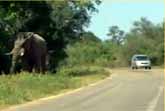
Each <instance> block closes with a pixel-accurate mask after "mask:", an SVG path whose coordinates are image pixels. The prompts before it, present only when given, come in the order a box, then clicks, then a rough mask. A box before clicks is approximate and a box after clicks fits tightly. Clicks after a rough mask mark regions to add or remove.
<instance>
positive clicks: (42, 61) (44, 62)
mask: <svg viewBox="0 0 165 111" xmlns="http://www.w3.org/2000/svg"><path fill="white" fill-rule="evenodd" d="M41 71H42V73H43V74H45V71H46V56H43V57H42V58H41Z"/></svg>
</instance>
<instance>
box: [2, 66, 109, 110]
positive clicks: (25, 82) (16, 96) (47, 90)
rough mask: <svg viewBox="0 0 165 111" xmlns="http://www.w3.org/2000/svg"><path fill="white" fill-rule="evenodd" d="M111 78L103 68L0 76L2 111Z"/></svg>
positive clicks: (76, 68) (83, 67)
mask: <svg viewBox="0 0 165 111" xmlns="http://www.w3.org/2000/svg"><path fill="white" fill-rule="evenodd" d="M107 76H109V72H107V71H105V70H104V69H103V68H101V67H85V66H80V67H71V68H69V67H64V68H61V69H60V70H59V71H58V72H57V73H56V74H51V73H47V74H45V75H39V74H30V73H27V72H22V73H21V74H16V75H1V76H0V109H1V108H4V107H7V106H11V105H16V104H21V103H25V102H28V101H32V100H35V99H38V98H42V97H47V96H50V95H57V94H59V93H61V92H64V91H68V90H72V89H76V88H79V87H82V86H85V85H88V84H90V83H94V82H96V81H98V80H101V79H104V78H105V77H107Z"/></svg>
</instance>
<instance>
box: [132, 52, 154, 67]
mask: <svg viewBox="0 0 165 111" xmlns="http://www.w3.org/2000/svg"><path fill="white" fill-rule="evenodd" d="M131 68H132V69H138V68H145V69H151V60H150V59H149V57H148V56H147V55H140V54H137V55H134V56H133V57H132V60H131Z"/></svg>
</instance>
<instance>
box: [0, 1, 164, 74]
mask: <svg viewBox="0 0 165 111" xmlns="http://www.w3.org/2000/svg"><path fill="white" fill-rule="evenodd" d="M100 3H101V2H100V1H99V0H93V1H92V0H91V1H74V0H63V1H26V2H19V1H16V2H15V1H8V2H4V1H1V2H0V58H1V59H3V60H5V61H6V63H7V62H8V65H6V66H3V67H9V64H10V62H9V61H10V60H9V59H8V58H9V57H6V56H4V53H5V52H9V51H10V50H11V49H12V47H13V41H14V39H15V34H17V32H19V31H32V32H36V33H39V34H40V35H42V36H43V37H44V38H45V39H46V41H47V45H48V49H49V51H50V52H51V57H50V67H49V69H50V70H51V71H56V69H57V68H60V67H63V66H65V67H66V65H67V67H71V66H74V65H75V64H77V65H82V64H86V65H91V64H92V65H103V66H105V65H106V66H116V65H117V66H128V64H129V62H130V58H131V56H132V55H133V54H136V53H138V54H139V53H141V54H147V55H149V56H150V57H151V59H152V63H153V65H161V64H163V57H164V45H163V40H164V38H163V30H164V27H163V23H160V24H153V23H152V22H151V21H149V20H147V19H146V18H141V19H140V20H139V21H135V22H134V23H133V27H132V29H131V30H130V31H129V32H127V33H125V32H124V31H123V30H121V29H120V28H119V27H118V26H111V27H110V28H109V30H108V33H107V35H108V36H109V39H108V40H105V41H101V40H100V39H98V37H96V36H95V35H94V34H93V33H92V32H85V30H84V28H85V27H87V26H88V25H89V23H90V18H91V14H92V13H95V12H97V8H96V7H97V5H99V4H100ZM1 67H2V66H1Z"/></svg>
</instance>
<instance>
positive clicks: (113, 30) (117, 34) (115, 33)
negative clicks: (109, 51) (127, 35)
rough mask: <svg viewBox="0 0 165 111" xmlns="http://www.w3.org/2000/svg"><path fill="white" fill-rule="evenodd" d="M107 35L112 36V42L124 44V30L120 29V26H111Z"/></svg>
mask: <svg viewBox="0 0 165 111" xmlns="http://www.w3.org/2000/svg"><path fill="white" fill-rule="evenodd" d="M107 35H108V36H110V37H111V40H112V42H114V43H116V44H118V45H120V44H122V42H123V38H124V31H122V30H120V29H119V27H118V26H111V27H110V28H109V32H108V34H107Z"/></svg>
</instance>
